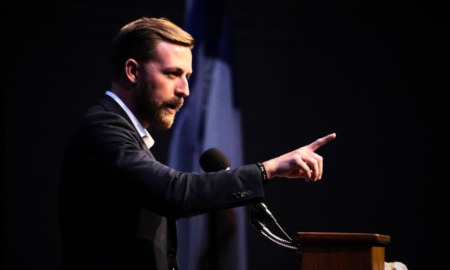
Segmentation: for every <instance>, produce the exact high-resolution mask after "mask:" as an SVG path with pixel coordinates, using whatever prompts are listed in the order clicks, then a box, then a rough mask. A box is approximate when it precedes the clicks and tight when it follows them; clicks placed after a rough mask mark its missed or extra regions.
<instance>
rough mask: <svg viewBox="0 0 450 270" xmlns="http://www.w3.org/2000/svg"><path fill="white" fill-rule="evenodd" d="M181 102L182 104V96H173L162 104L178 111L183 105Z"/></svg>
mask: <svg viewBox="0 0 450 270" xmlns="http://www.w3.org/2000/svg"><path fill="white" fill-rule="evenodd" d="M183 104H184V98H183V97H173V98H171V99H170V100H167V101H165V102H164V106H168V107H170V108H173V109H176V110H177V111H179V110H180V109H181V107H183Z"/></svg>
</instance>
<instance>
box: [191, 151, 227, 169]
mask: <svg viewBox="0 0 450 270" xmlns="http://www.w3.org/2000/svg"><path fill="white" fill-rule="evenodd" d="M199 162H200V166H201V167H202V169H203V170H204V171H205V172H218V171H221V170H226V169H227V168H229V167H230V164H231V163H230V160H229V159H228V157H227V156H226V155H225V154H224V153H223V152H222V151H220V150H219V149H217V148H209V149H208V150H206V151H205V152H203V154H202V155H201V156H200V160H199Z"/></svg>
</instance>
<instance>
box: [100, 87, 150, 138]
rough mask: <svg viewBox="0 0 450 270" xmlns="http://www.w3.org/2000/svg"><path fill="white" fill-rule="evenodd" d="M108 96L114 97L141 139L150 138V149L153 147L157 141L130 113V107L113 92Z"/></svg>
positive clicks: (108, 93)
mask: <svg viewBox="0 0 450 270" xmlns="http://www.w3.org/2000/svg"><path fill="white" fill-rule="evenodd" d="M106 94H107V95H108V96H110V97H112V98H113V99H114V100H115V101H116V102H117V103H118V104H119V105H120V107H122V109H123V110H124V111H125V112H126V113H127V115H128V117H130V119H131V122H132V123H133V125H134V127H135V128H136V130H137V131H138V132H139V135H140V136H141V137H144V136H148V138H149V139H150V141H151V145H150V147H152V146H153V145H154V144H155V140H154V139H153V138H152V136H151V135H150V133H149V132H148V131H147V130H146V129H145V128H144V127H143V126H142V125H141V123H139V121H138V120H137V118H136V116H134V114H133V113H132V112H131V111H130V109H129V108H128V106H127V105H126V104H125V103H124V102H123V101H122V100H121V99H120V98H119V97H118V96H117V95H116V94H114V93H113V92H111V91H106Z"/></svg>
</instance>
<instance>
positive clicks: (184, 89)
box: [175, 78, 189, 97]
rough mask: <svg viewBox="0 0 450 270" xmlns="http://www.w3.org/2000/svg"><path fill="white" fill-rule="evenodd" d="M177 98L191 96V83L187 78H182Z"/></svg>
mask: <svg viewBox="0 0 450 270" xmlns="http://www.w3.org/2000/svg"><path fill="white" fill-rule="evenodd" d="M175 91H176V94H177V96H182V97H187V96H189V82H188V79H187V78H181V80H180V82H179V84H178V85H177V88H176V90H175Z"/></svg>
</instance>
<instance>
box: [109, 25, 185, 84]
mask: <svg viewBox="0 0 450 270" xmlns="http://www.w3.org/2000/svg"><path fill="white" fill-rule="evenodd" d="M158 41H167V42H170V43H174V44H177V45H180V46H184V47H188V48H190V49H192V48H193V47H194V38H193V37H192V36H191V35H190V34H189V33H187V32H186V31H184V30H183V29H181V28H180V27H179V26H177V25H176V24H174V23H173V22H171V21H169V20H168V19H166V18H147V17H143V18H140V19H137V20H135V21H132V22H130V23H128V24H126V25H124V26H123V27H122V28H121V29H120V30H119V32H118V33H117V35H116V36H115V37H114V39H113V44H112V45H113V47H112V65H113V67H112V68H113V79H114V80H115V79H118V78H119V77H120V75H121V73H122V72H123V68H124V63H125V61H126V60H127V59H130V58H133V59H135V60H136V61H138V62H141V63H145V62H147V61H148V60H150V59H152V57H153V52H154V51H155V47H156V44H157V42H158Z"/></svg>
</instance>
